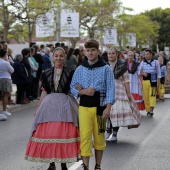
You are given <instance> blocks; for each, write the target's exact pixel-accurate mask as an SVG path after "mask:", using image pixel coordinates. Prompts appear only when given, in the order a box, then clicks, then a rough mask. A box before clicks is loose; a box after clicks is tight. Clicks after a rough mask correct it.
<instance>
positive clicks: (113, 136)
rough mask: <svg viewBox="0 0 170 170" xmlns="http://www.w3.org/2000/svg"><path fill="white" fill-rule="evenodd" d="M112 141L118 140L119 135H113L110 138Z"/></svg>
mask: <svg viewBox="0 0 170 170" xmlns="http://www.w3.org/2000/svg"><path fill="white" fill-rule="evenodd" d="M109 141H111V142H116V141H117V135H112V137H111V138H110V139H109Z"/></svg>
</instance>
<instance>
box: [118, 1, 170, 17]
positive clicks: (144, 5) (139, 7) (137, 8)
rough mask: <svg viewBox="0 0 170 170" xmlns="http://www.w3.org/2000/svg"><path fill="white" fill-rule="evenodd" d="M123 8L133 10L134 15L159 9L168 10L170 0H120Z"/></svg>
mask: <svg viewBox="0 0 170 170" xmlns="http://www.w3.org/2000/svg"><path fill="white" fill-rule="evenodd" d="M121 2H122V3H123V6H125V7H130V8H133V9H134V14H138V13H140V12H144V11H146V10H150V9H154V8H158V7H161V8H162V9H165V8H170V0H121Z"/></svg>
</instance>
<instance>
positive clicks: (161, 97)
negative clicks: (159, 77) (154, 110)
mask: <svg viewBox="0 0 170 170" xmlns="http://www.w3.org/2000/svg"><path fill="white" fill-rule="evenodd" d="M164 93H165V87H164V84H160V85H159V89H158V95H159V99H164Z"/></svg>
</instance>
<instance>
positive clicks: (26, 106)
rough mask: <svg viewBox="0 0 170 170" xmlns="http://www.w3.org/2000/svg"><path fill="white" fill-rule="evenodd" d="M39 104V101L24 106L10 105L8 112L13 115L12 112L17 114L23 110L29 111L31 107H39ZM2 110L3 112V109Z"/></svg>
mask: <svg viewBox="0 0 170 170" xmlns="http://www.w3.org/2000/svg"><path fill="white" fill-rule="evenodd" d="M38 102H39V100H36V101H33V102H31V103H28V104H24V105H21V104H14V105H8V111H9V112H11V113H12V112H16V111H18V110H23V109H27V108H30V107H34V106H37V105H38ZM0 110H1V111H2V108H1V109H0Z"/></svg>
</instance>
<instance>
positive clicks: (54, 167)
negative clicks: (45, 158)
mask: <svg viewBox="0 0 170 170" xmlns="http://www.w3.org/2000/svg"><path fill="white" fill-rule="evenodd" d="M47 170H56V166H55V164H54V163H50V166H49V167H48V169H47Z"/></svg>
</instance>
